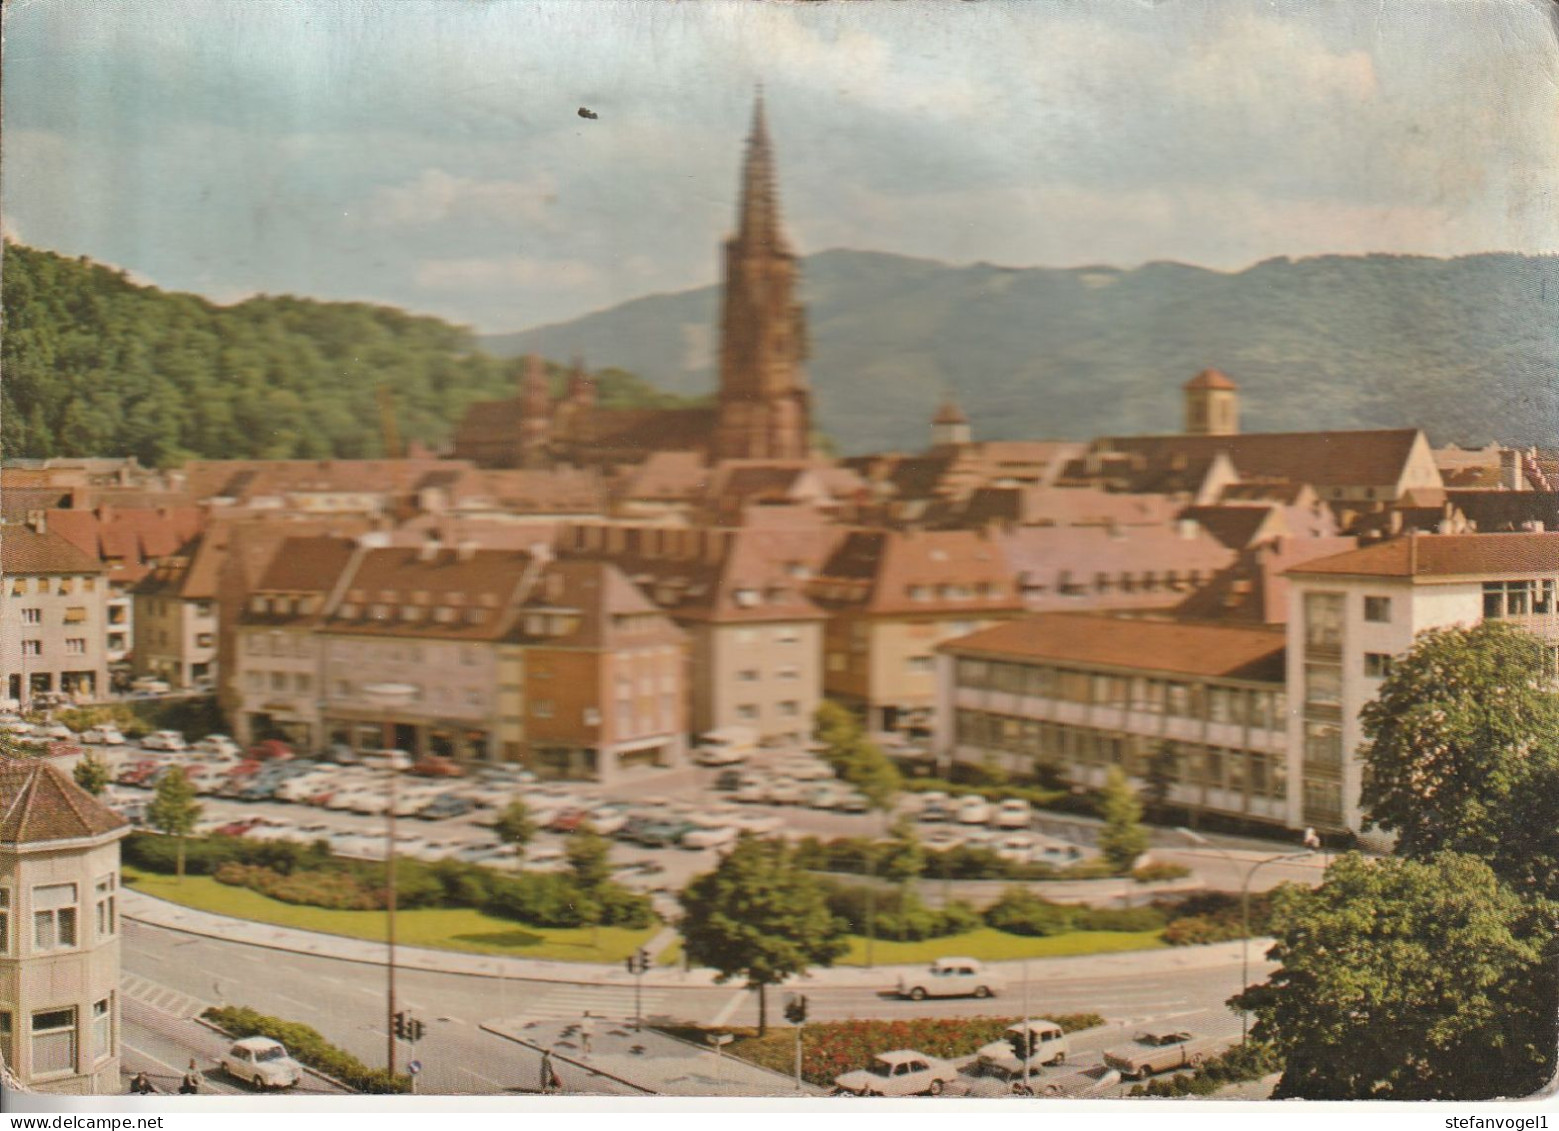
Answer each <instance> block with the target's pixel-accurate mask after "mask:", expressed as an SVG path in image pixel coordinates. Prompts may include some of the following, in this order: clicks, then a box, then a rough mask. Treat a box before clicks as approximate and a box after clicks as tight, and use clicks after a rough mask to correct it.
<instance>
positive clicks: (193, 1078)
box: [179, 1057, 206, 1096]
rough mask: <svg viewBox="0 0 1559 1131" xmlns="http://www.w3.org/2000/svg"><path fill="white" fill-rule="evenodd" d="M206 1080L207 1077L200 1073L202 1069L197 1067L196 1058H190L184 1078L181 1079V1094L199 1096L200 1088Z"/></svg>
mask: <svg viewBox="0 0 1559 1131" xmlns="http://www.w3.org/2000/svg"><path fill="white" fill-rule="evenodd" d="M205 1082H206V1078H205V1077H204V1076H202V1075H201V1074H200V1069H199V1068H197V1067H195V1058H194V1057H190V1058H189V1067H188V1068H187V1069H185V1070H184V1079H183V1080H181V1081H179V1095H181V1096H198V1095H200V1089H201V1087H202V1085H204V1084H205Z"/></svg>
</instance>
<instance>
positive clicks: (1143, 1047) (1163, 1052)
mask: <svg viewBox="0 0 1559 1131" xmlns="http://www.w3.org/2000/svg"><path fill="white" fill-rule="evenodd" d="M1225 1043H1226V1042H1224V1041H1220V1040H1218V1039H1216V1038H1212V1037H1199V1036H1197V1035H1196V1034H1195V1033H1192V1032H1190V1031H1189V1030H1186V1029H1148V1030H1145V1031H1143V1032H1141V1033H1138V1034H1137V1037H1136V1040H1134V1041H1133V1042H1132V1043H1131V1044H1129V1045H1121V1046H1119V1047H1116V1048H1113V1049H1107V1050H1106V1051H1105V1054H1104V1063H1105V1064H1108V1065H1109V1066H1110V1067H1111V1068H1114V1069H1117V1070H1118V1071H1119V1072H1120V1074H1121V1075H1122V1076H1124V1077H1126V1078H1127V1079H1130V1080H1135V1079H1141V1078H1142V1077H1145V1076H1151V1075H1153V1074H1154V1073H1155V1072H1168V1071H1169V1070H1170V1069H1171V1068H1194V1067H1195V1066H1196V1065H1198V1064H1201V1063H1202V1061H1204V1060H1206V1059H1207V1058H1208V1057H1209V1056H1211V1055H1212V1054H1213V1053H1214V1052H1215V1051H1216V1050H1218V1049H1219V1048H1220V1047H1221V1046H1222V1045H1223V1044H1225Z"/></svg>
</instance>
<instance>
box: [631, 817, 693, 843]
mask: <svg viewBox="0 0 1559 1131" xmlns="http://www.w3.org/2000/svg"><path fill="white" fill-rule="evenodd" d="M694 827H695V826H694V825H693V822H692V821H683V820H676V819H670V820H664V821H649V822H647V823H646V824H644V825H643V826H642V827H641V828H640V829H639V834H638V836H637V837H635V839H636V840H637V841H638V842H639V843H640V844H642V845H644V847H646V848H669V847H671V846H672V845H674V844H677V843H679V842H680V841H681V840H682V838H683V837H684V836H686V835H687V834H688V833H690V832H692V831H693V829H694Z"/></svg>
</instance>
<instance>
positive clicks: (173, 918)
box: [120, 887, 1271, 990]
mask: <svg viewBox="0 0 1559 1131" xmlns="http://www.w3.org/2000/svg"><path fill="white" fill-rule="evenodd" d="M120 913H121V914H122V915H123V916H125V917H126V918H129V919H133V920H135V921H136V922H140V923H146V924H148V925H151V926H155V927H164V928H167V929H169V930H174V931H183V932H185V933H187V934H192V935H201V936H204V937H206V938H212V939H223V940H226V941H228V942H235V943H243V944H246V945H249V946H262V947H267V948H269V949H271V950H283V951H290V952H292V953H295V954H313V955H318V956H319V957H321V958H336V959H342V960H345V961H348V962H363V963H368V964H370V965H374V966H383V965H385V964H386V963H387V961H388V954H387V948H386V946H385V944H384V943H382V942H370V941H368V940H366V939H353V938H347V937H345V936H342V935H327V934H322V933H320V932H317V931H305V930H300V929H299V928H296V927H278V926H275V925H273V924H270V923H256V922H253V921H251V920H248V919H234V918H232V917H230V916H227V915H216V914H213V913H212V912H209V911H197V910H194V909H193V908H189V907H180V906H179V905H178V904H176V903H169V902H168V901H167V900H162V899H157V898H155V897H154V896H149V895H147V894H145V893H144V892H138V891H135V890H133V889H131V888H128V887H127V888H124V889H123V890H122V891H121V892H120ZM658 938H659V937H658V936H657V941H658ZM1269 946H1271V940H1270V939H1251V940H1250V954H1251V957H1252V959H1255V958H1257V957H1259V956H1260V955H1262V954H1264V953H1265V952H1266V950H1267V948H1268V947H1269ZM1240 952H1241V944H1240V943H1239V942H1229V943H1214V944H1212V945H1210V946H1194V947H1168V948H1166V949H1162V950H1134V951H1120V952H1117V953H1114V954H1088V955H1074V956H1070V957H1066V958H1031V959H1028V960H1027V962H1026V963H1025V962H1023V961H1011V962H998V963H993V964H992V965H993V966H995V967H997V968H999V969H1001V970H1003V971H1005V972H1006V973H1007V974H1008V975H1009V976H1012V975H1015V974H1018V973H1019V972H1021V971H1022V969H1023V968H1024V966H1025V965H1026V966H1027V967H1028V969H1029V972H1030V973H1032V974H1041V973H1043V974H1044V975H1049V976H1063V977H1064V976H1067V975H1083V976H1086V975H1097V974H1100V973H1107V972H1109V971H1111V970H1121V971H1130V972H1132V973H1142V972H1146V971H1169V972H1173V971H1180V970H1195V969H1206V968H1208V967H1216V966H1223V965H1228V964H1230V963H1237V962H1239V960H1240ZM395 961H396V965H397V966H399V967H401V968H403V969H407V970H427V971H430V972H434V973H445V974H465V975H469V976H471V977H480V978H501V979H505V980H512V981H528V982H559V983H567V984H573V985H579V984H586V985H598V986H612V985H622V986H632V985H633V981H634V978H633V975H632V974H629V973H628V972H627V970H626V969H625V968H624V967H623V966H621V965H620V964H617V963H587V962H557V961H545V960H542V959H536V958H505V957H500V956H497V955H485V954H464V953H461V952H460V951H455V950H433V949H430V948H427V947H415V946H398V947H396V948H395ZM920 969H921V966H920V964H918V963H917V964H915V965H911V966H874V967H871V968H870V969H867V968H864V967H858V966H836V967H830V968H824V969H817V970H813V971H811V972H809V973H807V974H804V975H802V976H800V977H799V978H796V979H793V981H792V983H791V984H793V985H797V986H803V985H804V986H850V987H854V988H857V989H861V988H866V989H887V988H891V987H893V986H896V985H897V984H898V980H899V976H900V975H901V974H908V973H911V972H914V971H918V970H920ZM643 978H644V985H645V986H646V987H649V986H653V987H655V988H657V989H667V990H671V989H689V990H694V989H697V990H705V989H709V988H711V987H714V986H715V985H717V983H716V982H715V975H714V971H712V970H690V971H684V970H680V969H665V968H651V969H650V971H649V972H648V973H646V974H645V975H643ZM731 985H733V983H725V984H724V986H723V987H722V988H729V987H730V986H731Z"/></svg>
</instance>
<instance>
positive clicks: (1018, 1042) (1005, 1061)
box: [974, 1017, 1070, 1076]
mask: <svg viewBox="0 0 1559 1131" xmlns="http://www.w3.org/2000/svg"><path fill="white" fill-rule="evenodd" d="M1069 1051H1070V1048H1069V1046H1068V1044H1067V1039H1066V1033H1065V1032H1064V1031H1063V1030H1062V1028H1061V1026H1059V1025H1057V1024H1056V1023H1055V1022H1054V1021H1049V1020H1046V1019H1045V1018H1042V1017H1041V1018H1037V1019H1031V1020H1028V1021H1019V1022H1016V1023H1015V1024H1012V1025H1008V1026H1007V1028H1006V1030H1005V1031H1004V1032H1003V1033H1002V1035H1001V1039H1000V1040H995V1041H992V1042H991V1043H990V1044H988V1045H982V1046H981V1047H980V1050H979V1051H978V1052H976V1053H975V1054H974V1057H975V1062H976V1063H977V1064H980V1065H983V1066H985V1067H987V1068H989V1069H992V1070H1000V1071H1002V1072H1007V1073H1018V1074H1020V1075H1021V1074H1022V1073H1023V1069H1024V1065H1025V1062H1026V1063H1027V1066H1028V1073H1029V1075H1031V1076H1032V1075H1034V1074H1036V1073H1037V1071H1038V1069H1039V1067H1040V1066H1041V1065H1045V1064H1064V1063H1066V1054H1067V1053H1068V1052H1069Z"/></svg>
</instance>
